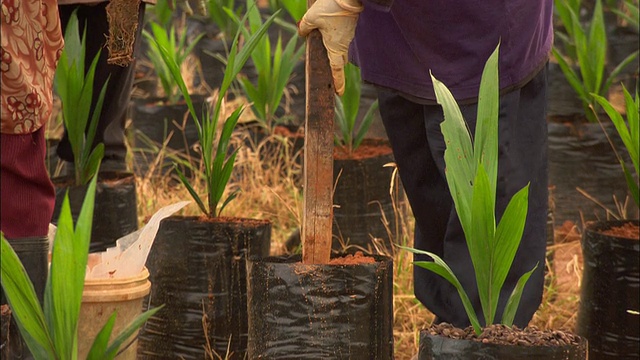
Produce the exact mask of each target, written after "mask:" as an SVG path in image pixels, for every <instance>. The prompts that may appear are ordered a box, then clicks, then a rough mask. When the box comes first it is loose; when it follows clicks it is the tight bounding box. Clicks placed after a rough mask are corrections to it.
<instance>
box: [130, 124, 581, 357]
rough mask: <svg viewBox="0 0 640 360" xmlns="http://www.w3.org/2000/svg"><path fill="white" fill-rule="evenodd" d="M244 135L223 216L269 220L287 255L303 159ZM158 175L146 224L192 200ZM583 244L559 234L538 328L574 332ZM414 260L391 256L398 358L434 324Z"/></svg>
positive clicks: (405, 210)
mask: <svg viewBox="0 0 640 360" xmlns="http://www.w3.org/2000/svg"><path fill="white" fill-rule="evenodd" d="M245 135H246V134H242V133H238V136H237V138H236V140H235V141H236V142H237V144H243V146H242V147H241V149H240V150H239V153H238V157H237V160H236V167H235V170H234V175H233V179H232V181H231V183H230V184H229V187H228V189H227V190H228V191H232V190H233V189H241V192H240V194H239V195H238V197H237V198H236V199H235V200H234V201H233V202H231V203H230V204H229V206H228V207H227V208H226V210H225V212H224V214H223V215H226V216H237V217H245V218H247V217H249V218H260V219H268V220H270V221H271V222H272V224H273V232H272V246H271V253H272V254H274V255H275V254H282V253H284V252H285V249H284V242H285V241H286V239H287V237H288V236H289V235H290V234H291V233H293V232H294V231H295V229H296V228H299V226H300V223H301V214H302V191H301V189H300V187H299V184H298V183H297V182H299V179H300V176H301V171H302V169H301V168H300V165H299V162H297V161H295V157H296V156H300V154H292V153H291V151H292V150H291V149H290V147H289V146H287V144H286V142H283V141H282V140H281V139H280V138H278V137H277V136H275V135H274V136H272V137H271V138H269V139H268V140H269V141H268V142H269V143H270V144H272V146H271V148H270V149H271V150H270V151H266V150H265V149H266V147H265V146H266V145H265V144H266V143H262V144H261V145H260V146H256V145H255V144H248V142H249V141H248V139H247V138H245V137H244V136H245ZM274 144H275V145H274ZM158 147H159V149H160V151H159V155H158V161H160V158H162V157H163V156H166V155H163V154H165V153H168V151H167V150H166V149H165V150H162V147H161V146H160V145H158ZM274 149H275V150H274ZM130 150H131V149H130ZM131 166H132V167H133V166H135V164H131ZM153 175H154V176H151V175H149V176H145V177H139V178H138V179H137V188H138V207H139V209H138V210H139V211H138V213H139V215H140V218H141V222H144V219H147V218H148V217H149V216H150V215H151V214H152V213H153V212H155V211H156V210H157V209H159V208H160V207H162V206H164V205H167V204H169V203H173V202H177V201H181V200H185V199H190V196H189V194H188V193H187V191H186V190H185V189H184V187H183V186H182V185H181V184H180V183H179V182H178V181H176V179H175V178H174V177H173V176H171V175H170V174H166V173H165V174H161V173H159V172H158V171H157V170H154V173H153ZM296 179H298V181H297V180H296ZM192 184H193V185H194V187H195V188H196V190H197V191H198V192H199V193H200V194H201V195H202V194H204V187H203V182H202V179H201V178H197V177H196V178H194V179H192ZM397 188H398V186H397V185H396V184H393V185H392V186H390V191H391V190H392V193H393V198H394V200H395V209H396V211H395V214H396V224H398V225H397V227H396V229H389V235H390V236H391V238H392V239H393V241H394V242H396V243H398V244H402V245H408V246H410V245H411V244H412V240H411V239H413V217H412V215H411V211H410V209H409V206H408V203H407V201H406V200H405V199H404V198H403V197H402V196H399V195H398V193H401V192H400V191H398V189H397ZM182 214H191V215H197V214H199V210H198V208H197V206H196V205H195V203H194V204H192V205H190V206H188V207H187V208H186V209H185V210H183V211H182ZM578 239H579V233H578V231H577V229H576V227H575V226H573V225H572V224H565V225H563V226H561V227H559V228H557V229H556V243H557V244H556V245H554V246H553V247H552V248H550V249H549V251H551V252H552V253H553V255H554V261H553V263H552V264H547V268H548V273H547V286H546V288H545V292H544V297H543V303H542V305H541V306H540V308H539V310H538V312H536V314H535V316H534V318H533V320H532V324H533V325H536V326H538V327H540V328H544V329H546V328H553V329H569V330H573V328H574V326H575V317H576V313H577V306H578V297H579V281H580V276H579V275H580V274H581V269H582V260H581V252H580V246H579V242H578V241H577V240H578ZM411 260H412V259H411V256H410V255H409V254H408V253H407V252H404V251H399V252H396V253H395V255H394V264H395V271H394V299H393V304H394V339H395V353H396V359H398V360H404V359H407V360H408V359H411V357H412V356H413V355H414V354H416V353H417V351H418V336H419V331H420V329H422V328H425V327H426V326H428V325H429V324H430V323H431V322H432V321H433V315H432V314H431V313H430V312H429V311H428V310H426V309H425V308H424V306H422V305H421V304H420V303H419V302H418V301H417V300H416V299H415V297H414V294H413V268H412V267H413V265H412V264H411Z"/></svg>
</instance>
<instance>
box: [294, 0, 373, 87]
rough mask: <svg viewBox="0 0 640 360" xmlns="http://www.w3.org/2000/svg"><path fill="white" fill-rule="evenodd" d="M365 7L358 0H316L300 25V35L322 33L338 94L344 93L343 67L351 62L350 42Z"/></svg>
mask: <svg viewBox="0 0 640 360" xmlns="http://www.w3.org/2000/svg"><path fill="white" fill-rule="evenodd" d="M362 10H363V6H362V3H361V2H360V1H359V0H317V1H316V2H315V3H314V4H313V5H311V7H310V8H309V10H307V12H306V13H305V14H304V16H303V17H302V20H300V23H299V24H298V34H300V36H307V35H309V33H310V32H311V31H312V30H314V29H318V30H319V31H320V34H322V42H323V43H324V47H325V48H326V49H327V55H328V56H329V64H331V73H332V76H333V84H334V87H335V89H336V93H337V94H338V95H342V94H343V93H344V66H345V64H346V63H347V62H348V59H347V53H348V51H349V44H351V40H353V36H354V35H355V32H356V23H357V22H358V15H359V14H360V12H362Z"/></svg>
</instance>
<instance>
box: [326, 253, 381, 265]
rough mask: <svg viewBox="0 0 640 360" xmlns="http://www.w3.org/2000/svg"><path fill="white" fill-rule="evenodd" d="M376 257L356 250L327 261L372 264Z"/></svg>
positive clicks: (330, 263) (344, 263) (332, 262)
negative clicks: (353, 252)
mask: <svg viewBox="0 0 640 360" xmlns="http://www.w3.org/2000/svg"><path fill="white" fill-rule="evenodd" d="M375 262H376V259H374V258H372V257H371V256H366V255H364V254H363V253H362V251H358V252H356V253H355V254H348V255H346V256H343V257H338V258H333V259H331V261H329V265H358V264H373V263H375Z"/></svg>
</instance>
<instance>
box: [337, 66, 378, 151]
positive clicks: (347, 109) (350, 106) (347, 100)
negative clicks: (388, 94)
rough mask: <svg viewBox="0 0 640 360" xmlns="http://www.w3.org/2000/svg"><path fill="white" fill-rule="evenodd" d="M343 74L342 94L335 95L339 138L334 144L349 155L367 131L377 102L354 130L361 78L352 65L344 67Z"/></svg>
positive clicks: (357, 70) (356, 68) (360, 92)
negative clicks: (342, 148)
mask: <svg viewBox="0 0 640 360" xmlns="http://www.w3.org/2000/svg"><path fill="white" fill-rule="evenodd" d="M344 74H345V88H344V94H343V95H342V96H337V95H336V123H337V124H338V127H339V128H340V133H339V134H340V136H336V138H335V142H336V145H338V146H344V147H345V148H346V149H347V150H348V152H349V153H350V154H351V153H352V152H353V151H355V150H356V149H357V148H358V146H360V144H361V143H362V140H364V137H365V135H366V134H367V131H369V128H370V127H371V123H373V119H374V117H373V116H374V114H375V111H376V110H377V109H378V100H376V101H375V102H373V103H372V104H371V106H369V109H367V112H366V113H365V115H364V118H363V119H362V122H361V123H360V126H358V127H357V128H356V120H357V119H358V112H359V110H360V101H361V96H360V95H361V94H362V77H361V75H360V69H359V68H358V67H357V66H355V65H353V64H347V65H345V67H344Z"/></svg>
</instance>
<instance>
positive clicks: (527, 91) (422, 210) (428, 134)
mask: <svg viewBox="0 0 640 360" xmlns="http://www.w3.org/2000/svg"><path fill="white" fill-rule="evenodd" d="M546 76H547V74H546V67H545V68H543V69H542V70H541V71H540V72H539V73H538V74H536V75H535V76H534V77H533V79H532V80H531V81H529V82H528V83H526V84H525V85H524V86H523V87H521V88H518V89H515V90H512V91H510V92H507V93H506V94H501V96H500V115H499V116H500V118H499V125H498V128H499V130H498V131H499V135H498V137H499V139H498V143H499V145H498V153H499V160H498V183H497V184H498V185H497V187H498V188H497V203H496V211H497V214H496V217H497V220H499V219H500V216H501V214H502V212H503V211H504V209H505V208H506V205H507V204H508V201H509V199H510V198H511V197H512V196H513V195H514V194H515V193H516V192H517V191H518V190H520V189H521V188H523V187H524V186H526V185H527V183H530V190H529V191H530V192H529V209H528V215H527V223H526V226H525V229H524V235H523V238H522V242H521V243H520V247H519V248H518V251H517V254H516V257H515V259H514V261H513V265H512V266H511V270H510V272H509V275H508V276H507V279H506V281H505V284H504V286H503V289H502V292H501V294H500V300H499V304H498V311H497V314H496V319H495V321H496V322H497V321H499V320H500V318H501V315H502V311H503V310H504V306H505V304H506V302H507V299H508V297H509V295H510V294H511V292H512V290H513V288H514V287H515V284H516V282H517V281H518V279H519V278H520V276H521V275H522V274H524V273H525V272H527V271H529V270H531V269H532V268H534V266H536V264H537V265H538V268H537V270H536V271H535V272H534V273H533V274H532V276H531V278H530V280H529V282H528V284H527V285H526V287H525V290H524V294H523V297H522V300H521V303H520V307H519V308H518V310H517V313H516V317H515V321H514V324H515V325H518V326H520V327H524V326H526V325H527V324H528V323H529V321H530V320H531V318H532V317H533V314H534V313H535V311H536V310H537V309H538V306H539V305H540V302H541V300H542V291H543V285H544V268H545V250H546V249H545V246H546V231H547V230H546V229H547V227H546V223H547V208H548V185H547V184H548V171H547V123H546V89H547V78H546ZM378 98H379V102H380V113H381V116H382V120H383V123H384V126H385V129H386V132H387V135H388V137H389V141H390V142H391V146H392V147H393V153H394V157H395V160H396V164H397V166H398V171H399V173H400V179H401V180H402V184H403V186H404V189H405V192H406V194H407V197H408V200H409V203H410V205H411V209H412V210H413V214H414V217H415V220H416V225H415V236H414V247H416V248H418V249H422V250H426V251H430V252H433V253H436V254H438V255H439V256H441V257H442V258H443V259H444V260H445V261H446V262H447V264H449V266H450V267H451V269H452V270H453V271H454V273H455V274H456V276H457V277H458V279H459V280H460V282H461V283H462V285H463V286H464V288H465V290H466V291H467V294H468V295H469V298H470V299H471V302H472V303H473V306H474V308H475V310H476V313H477V314H478V318H479V320H480V322H481V324H483V325H484V317H483V315H482V309H481V306H480V300H479V298H478V291H477V286H476V279H475V274H474V269H473V265H472V263H471V259H470V257H469V251H468V249H467V245H466V241H465V238H464V233H463V231H462V227H461V225H460V222H459V220H458V217H457V215H456V212H455V208H454V206H453V201H452V199H451V195H450V194H449V190H448V186H447V181H446V179H445V175H444V170H445V169H444V168H445V164H444V150H445V144H444V139H443V136H442V133H441V131H440V123H441V122H442V121H443V114H442V109H441V107H440V106H439V105H423V104H418V103H416V102H413V101H410V100H408V99H406V98H405V97H403V96H402V95H400V94H397V93H395V92H393V91H390V90H388V89H383V88H378ZM460 108H461V111H462V114H463V116H464V118H465V120H466V121H467V123H468V124H469V128H470V129H471V131H472V133H473V132H474V129H475V123H476V113H477V103H473V104H468V105H461V106H460ZM414 260H416V261H418V260H429V258H428V257H426V256H422V255H416V256H415V257H414ZM414 286H415V294H416V297H417V298H418V299H419V300H420V301H421V302H422V304H424V305H425V306H426V307H427V308H428V309H429V310H430V311H431V312H433V313H434V314H435V315H436V316H437V318H438V320H439V321H441V322H448V323H451V324H453V325H454V326H457V327H461V328H464V327H466V326H468V325H470V323H469V320H468V318H467V315H466V312H465V310H464V308H463V306H462V301H461V300H460V297H459V295H458V293H457V291H456V290H455V288H454V287H453V285H450V284H449V283H448V282H447V281H446V280H444V279H443V278H441V277H440V276H438V275H435V274H433V273H431V272H429V271H428V270H425V269H422V268H420V267H417V266H416V267H414Z"/></svg>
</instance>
